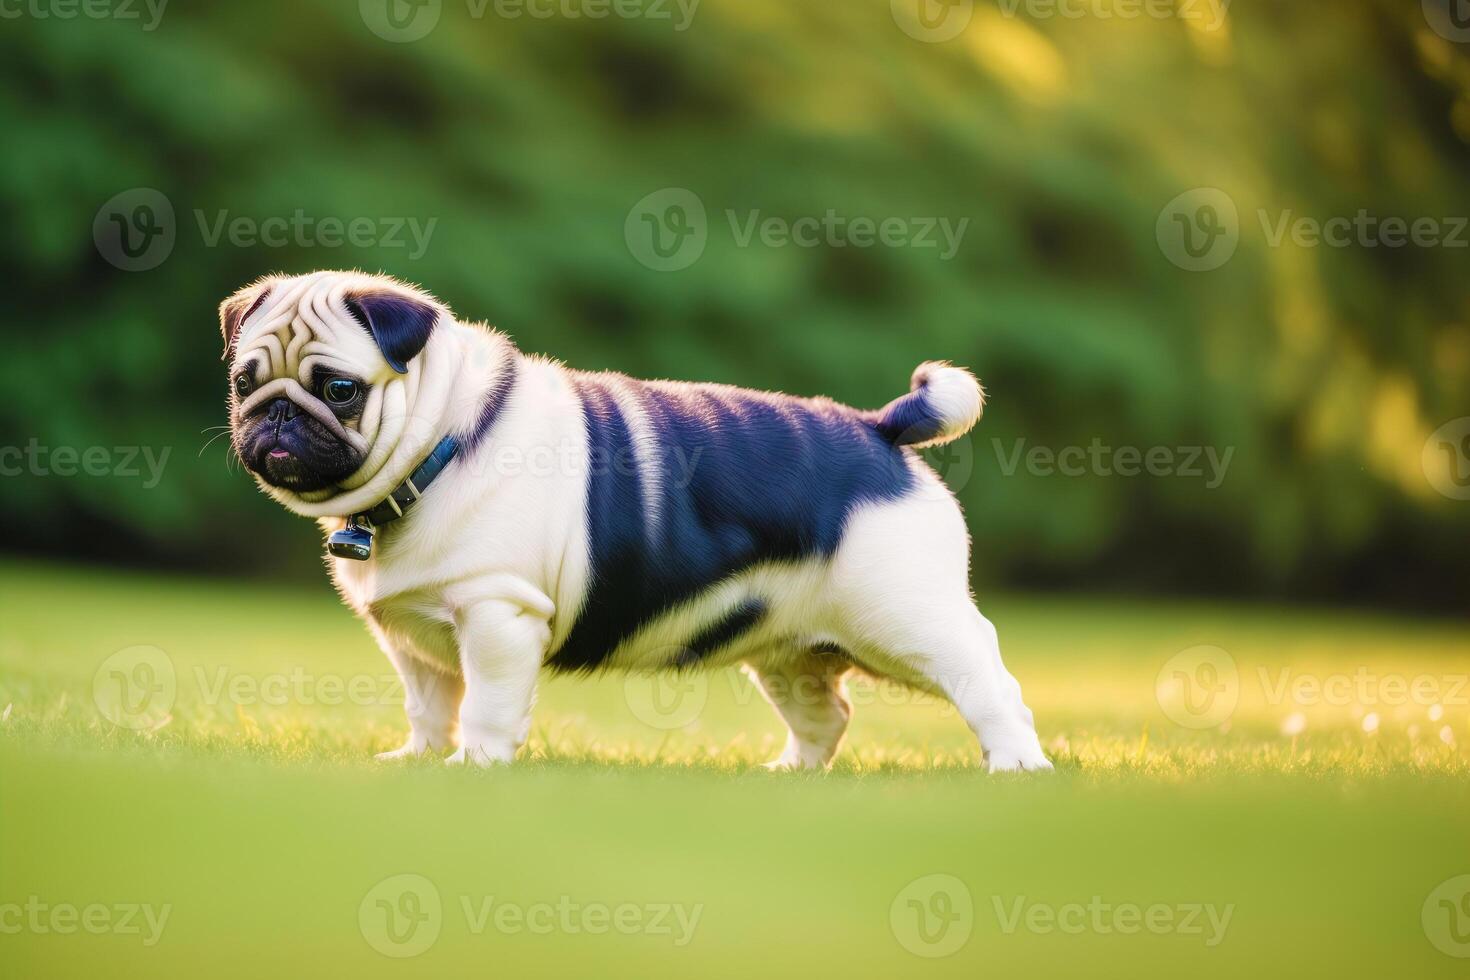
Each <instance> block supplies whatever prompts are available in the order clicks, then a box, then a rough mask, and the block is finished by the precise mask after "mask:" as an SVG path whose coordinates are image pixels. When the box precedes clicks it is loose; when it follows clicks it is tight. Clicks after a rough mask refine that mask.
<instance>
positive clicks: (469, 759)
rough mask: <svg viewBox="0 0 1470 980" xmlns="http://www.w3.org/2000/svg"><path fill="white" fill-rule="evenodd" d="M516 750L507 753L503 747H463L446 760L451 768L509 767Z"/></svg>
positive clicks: (446, 763)
mask: <svg viewBox="0 0 1470 980" xmlns="http://www.w3.org/2000/svg"><path fill="white" fill-rule="evenodd" d="M515 755H516V753H515V749H511V750H510V751H506V750H505V748H504V747H503V746H493V745H463V746H461V747H459V748H457V749H455V750H454V751H453V752H452V753H450V754H449V756H448V757H447V758H446V759H445V760H444V763H445V765H450V766H480V767H482V768H486V767H489V766H503V765H509V764H510V762H511V761H512V760H514V759H515Z"/></svg>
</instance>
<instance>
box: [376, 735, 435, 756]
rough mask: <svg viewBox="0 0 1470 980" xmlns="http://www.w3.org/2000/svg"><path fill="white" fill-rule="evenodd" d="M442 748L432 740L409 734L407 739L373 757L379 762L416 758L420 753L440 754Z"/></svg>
mask: <svg viewBox="0 0 1470 980" xmlns="http://www.w3.org/2000/svg"><path fill="white" fill-rule="evenodd" d="M442 754H443V750H442V749H440V748H437V747H436V746H435V745H434V744H433V743H432V742H430V741H429V740H428V739H427V738H424V737H423V736H421V735H410V736H409V737H408V741H407V742H404V743H403V744H402V745H400V746H399V747H398V748H396V749H391V750H389V751H387V752H379V753H378V754H377V755H375V756H373V758H375V759H377V760H378V761H379V762H392V761H394V760H396V759H416V758H418V757H419V756H421V755H442Z"/></svg>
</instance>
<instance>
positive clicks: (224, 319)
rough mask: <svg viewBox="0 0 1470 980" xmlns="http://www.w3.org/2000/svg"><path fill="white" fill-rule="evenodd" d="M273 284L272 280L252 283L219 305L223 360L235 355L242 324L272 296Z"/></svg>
mask: <svg viewBox="0 0 1470 980" xmlns="http://www.w3.org/2000/svg"><path fill="white" fill-rule="evenodd" d="M273 284H274V283H273V281H272V280H265V281H263V282H256V283H251V284H250V285H249V286H246V287H245V288H244V289H242V290H240V291H239V292H237V293H236V294H235V295H233V296H231V297H230V298H229V299H227V300H225V301H224V302H223V303H221V304H220V305H219V332H220V336H222V337H223V338H224V342H225V353H224V357H223V358H222V359H223V360H225V361H228V360H229V359H230V358H231V357H232V356H233V355H234V353H235V338H236V337H237V336H238V335H239V333H240V326H241V325H242V324H243V323H244V322H245V321H246V320H248V319H250V315H251V314H252V313H254V312H255V311H256V310H258V309H260V306H261V304H262V303H264V302H265V301H266V297H268V296H270V294H271V286H272V285H273Z"/></svg>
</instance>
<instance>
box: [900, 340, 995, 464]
mask: <svg viewBox="0 0 1470 980" xmlns="http://www.w3.org/2000/svg"><path fill="white" fill-rule="evenodd" d="M921 379H922V385H923V389H924V398H925V401H927V402H928V403H929V406H930V407H931V408H932V409H933V411H934V412H935V414H937V415H938V416H939V417H940V418H941V419H942V420H943V427H942V428H941V429H940V430H939V434H938V435H937V436H935V437H934V438H933V439H930V440H928V441H927V442H922V443H916V445H917V446H919V447H921V448H922V447H924V446H940V445H943V444H944V443H946V442H952V441H953V440H955V439H958V438H959V437H960V436H962V435H964V434H965V433H966V432H969V431H970V430H971V429H973V428H974V427H975V423H976V422H979V421H980V414H981V413H982V412H983V411H984V410H985V391H984V389H982V388H981V387H980V382H978V381H976V380H975V376H974V375H973V374H971V373H970V372H969V371H966V370H965V369H964V368H957V367H954V366H953V365H950V364H948V363H946V362H944V361H926V362H925V363H923V364H920V365H919V366H918V367H917V368H915V369H914V378H913V380H914V382H915V384H914V387H915V388H916V389H917V388H918V387H919V383H920V381H921Z"/></svg>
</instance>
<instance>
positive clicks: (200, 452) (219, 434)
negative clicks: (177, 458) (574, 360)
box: [194, 427, 230, 459]
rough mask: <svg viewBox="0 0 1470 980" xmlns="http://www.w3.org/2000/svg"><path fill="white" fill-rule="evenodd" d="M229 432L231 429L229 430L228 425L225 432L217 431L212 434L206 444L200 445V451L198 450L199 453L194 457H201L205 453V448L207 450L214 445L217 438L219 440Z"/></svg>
mask: <svg viewBox="0 0 1470 980" xmlns="http://www.w3.org/2000/svg"><path fill="white" fill-rule="evenodd" d="M229 433H230V430H229V428H228V427H226V428H225V430H224V431H223V432H216V433H215V434H214V435H212V436H210V437H209V439H208V440H206V441H205V443H204V445H202V446H200V447H199V452H198V454H197V455H196V456H195V457H194V458H195V459H199V458H200V457H201V456H203V455H204V450H206V449H208V448H209V447H210V446H212V445H214V443H215V442H216V440H218V439H219V438H220V436H226V435H229Z"/></svg>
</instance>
